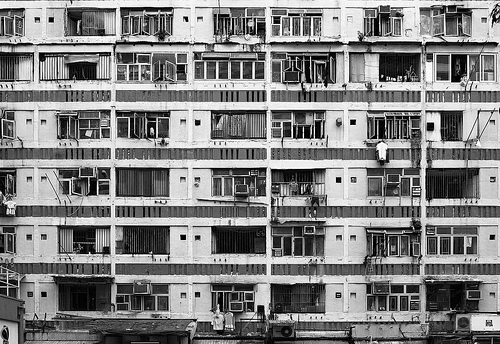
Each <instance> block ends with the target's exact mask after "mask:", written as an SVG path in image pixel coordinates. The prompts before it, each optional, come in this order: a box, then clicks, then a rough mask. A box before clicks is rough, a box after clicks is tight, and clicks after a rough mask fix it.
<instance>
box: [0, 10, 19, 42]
mask: <svg viewBox="0 0 500 344" xmlns="http://www.w3.org/2000/svg"><path fill="white" fill-rule="evenodd" d="M0 36H7V37H12V36H17V37H19V36H24V10H23V9H16V10H6V9H4V10H0Z"/></svg>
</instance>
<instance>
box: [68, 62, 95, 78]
mask: <svg viewBox="0 0 500 344" xmlns="http://www.w3.org/2000/svg"><path fill="white" fill-rule="evenodd" d="M69 77H70V79H73V80H96V79H97V64H95V63H84V62H81V63H70V64H69Z"/></svg>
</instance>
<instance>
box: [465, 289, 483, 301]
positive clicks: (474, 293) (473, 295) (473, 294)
mask: <svg viewBox="0 0 500 344" xmlns="http://www.w3.org/2000/svg"><path fill="white" fill-rule="evenodd" d="M465 298H466V299H467V300H480V299H481V290H467V291H466V295H465Z"/></svg>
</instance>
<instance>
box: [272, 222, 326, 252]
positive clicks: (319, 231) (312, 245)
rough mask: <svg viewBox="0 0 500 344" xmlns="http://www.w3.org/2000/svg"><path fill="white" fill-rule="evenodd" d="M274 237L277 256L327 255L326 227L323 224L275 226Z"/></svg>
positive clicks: (273, 229) (274, 250) (274, 249)
mask: <svg viewBox="0 0 500 344" xmlns="http://www.w3.org/2000/svg"><path fill="white" fill-rule="evenodd" d="M272 237H273V238H272V239H273V247H272V249H273V256H275V257H284V256H289V257H308V256H315V257H318V256H319V257H321V256H324V255H325V228H324V227H322V226H312V225H304V226H293V227H290V226H287V227H281V226H279V227H273V228H272Z"/></svg>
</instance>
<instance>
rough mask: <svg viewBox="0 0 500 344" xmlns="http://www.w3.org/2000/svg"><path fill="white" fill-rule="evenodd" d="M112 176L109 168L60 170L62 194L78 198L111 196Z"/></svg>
mask: <svg viewBox="0 0 500 344" xmlns="http://www.w3.org/2000/svg"><path fill="white" fill-rule="evenodd" d="M110 175H111V169H110V168H108V167H104V168H102V167H81V168H72V169H60V170H59V186H60V192H61V193H62V194H64V195H78V196H97V195H109V181H110Z"/></svg>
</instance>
